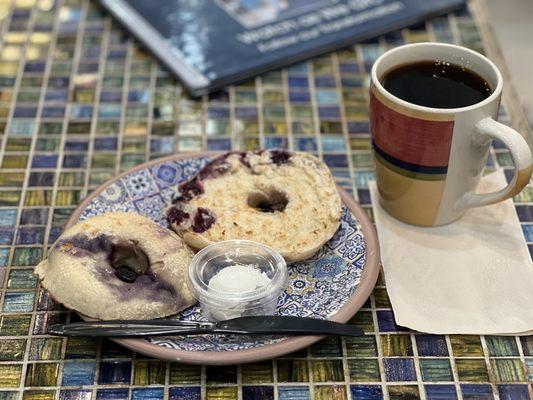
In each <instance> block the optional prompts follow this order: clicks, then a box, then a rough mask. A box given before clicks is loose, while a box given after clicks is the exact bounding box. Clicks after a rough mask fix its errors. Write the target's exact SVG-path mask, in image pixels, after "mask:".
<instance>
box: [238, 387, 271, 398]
mask: <svg viewBox="0 0 533 400" xmlns="http://www.w3.org/2000/svg"><path fill="white" fill-rule="evenodd" d="M242 399H243V400H274V388H273V387H272V386H243V388H242Z"/></svg>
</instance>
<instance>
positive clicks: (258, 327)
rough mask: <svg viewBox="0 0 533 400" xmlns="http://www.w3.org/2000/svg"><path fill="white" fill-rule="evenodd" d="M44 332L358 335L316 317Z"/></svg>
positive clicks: (78, 325) (120, 324) (91, 325)
mask: <svg viewBox="0 0 533 400" xmlns="http://www.w3.org/2000/svg"><path fill="white" fill-rule="evenodd" d="M48 333H49V334H51V335H57V336H86V337H146V336H173V335H198V334H207V333H214V334H227V333H233V334H246V335H256V334H261V335H335V336H362V335H364V332H363V331H362V330H361V329H360V328H358V327H356V326H353V325H348V324H342V323H339V322H334V321H328V320H323V319H317V318H307V317H290V316H253V317H239V318H233V319H229V320H226V321H220V322H193V321H177V320H114V321H87V322H74V323H67V324H57V325H52V326H50V328H49V330H48Z"/></svg>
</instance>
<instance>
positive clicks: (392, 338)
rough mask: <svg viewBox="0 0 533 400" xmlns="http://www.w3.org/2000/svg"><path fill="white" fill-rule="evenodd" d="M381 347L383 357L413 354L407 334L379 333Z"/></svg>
mask: <svg viewBox="0 0 533 400" xmlns="http://www.w3.org/2000/svg"><path fill="white" fill-rule="evenodd" d="M381 349H382V352H383V356H384V357H390V356H411V355H413V348H412V344H411V337H410V336H409V335H381Z"/></svg>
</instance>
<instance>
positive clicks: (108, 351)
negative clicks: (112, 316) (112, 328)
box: [71, 317, 131, 358]
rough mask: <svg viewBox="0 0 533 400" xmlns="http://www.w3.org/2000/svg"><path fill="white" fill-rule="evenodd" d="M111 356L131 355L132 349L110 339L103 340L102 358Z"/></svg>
mask: <svg viewBox="0 0 533 400" xmlns="http://www.w3.org/2000/svg"><path fill="white" fill-rule="evenodd" d="M71 318H72V317H71ZM111 357H121V358H124V357H131V351H130V350H128V349H126V348H125V347H122V346H119V345H118V344H117V343H115V342H112V341H110V340H102V358H111Z"/></svg>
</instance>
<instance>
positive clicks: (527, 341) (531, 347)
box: [520, 335, 533, 356]
mask: <svg viewBox="0 0 533 400" xmlns="http://www.w3.org/2000/svg"><path fill="white" fill-rule="evenodd" d="M520 341H521V342H522V349H523V351H524V355H525V356H533V335H530V336H522V337H521V338H520Z"/></svg>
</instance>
